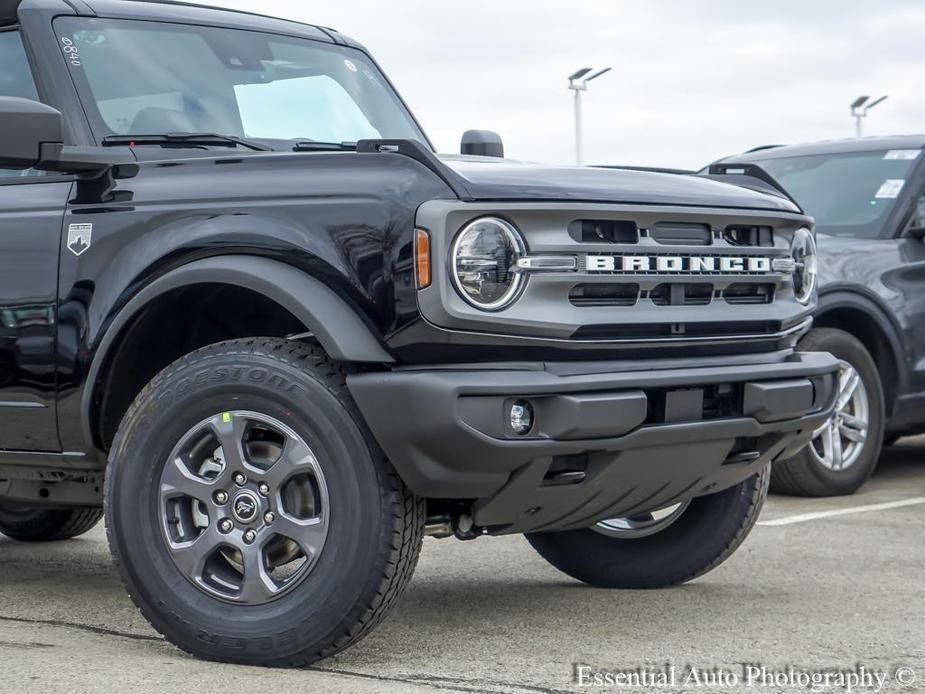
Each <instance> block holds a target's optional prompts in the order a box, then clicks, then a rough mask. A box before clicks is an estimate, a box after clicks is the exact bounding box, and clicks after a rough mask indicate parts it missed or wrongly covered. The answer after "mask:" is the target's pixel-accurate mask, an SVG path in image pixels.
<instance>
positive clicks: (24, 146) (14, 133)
mask: <svg viewBox="0 0 925 694" xmlns="http://www.w3.org/2000/svg"><path fill="white" fill-rule="evenodd" d="M63 120H64V119H63V118H62V117H61V113H60V112H59V111H56V110H55V109H53V108H52V107H51V106H46V105H45V104H40V103H39V102H37V101H30V100H29V99H19V98H17V97H12V96H4V97H0V169H13V170H17V171H24V170H25V169H37V170H39V171H60V172H63V173H83V174H95V173H100V172H103V171H105V170H106V169H108V168H109V167H111V166H113V165H115V164H117V163H119V162H120V161H128V162H134V161H135V158H134V155H133V154H132V153H131V151H130V150H129V151H126V150H127V148H111V149H107V148H103V147H70V146H67V145H65V144H63V142H64V125H63Z"/></svg>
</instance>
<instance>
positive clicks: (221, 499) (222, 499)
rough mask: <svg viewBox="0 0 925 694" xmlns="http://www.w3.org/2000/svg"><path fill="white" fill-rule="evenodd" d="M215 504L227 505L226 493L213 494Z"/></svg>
mask: <svg viewBox="0 0 925 694" xmlns="http://www.w3.org/2000/svg"><path fill="white" fill-rule="evenodd" d="M215 503H216V504H225V503H228V492H224V491H218V492H215Z"/></svg>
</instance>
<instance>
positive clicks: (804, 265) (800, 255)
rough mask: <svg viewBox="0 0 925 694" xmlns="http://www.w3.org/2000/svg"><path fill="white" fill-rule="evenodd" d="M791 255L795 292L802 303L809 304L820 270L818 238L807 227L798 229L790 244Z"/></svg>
mask: <svg viewBox="0 0 925 694" xmlns="http://www.w3.org/2000/svg"><path fill="white" fill-rule="evenodd" d="M790 255H791V256H793V262H794V268H793V293H794V294H795V295H796V297H797V301H799V302H800V303H801V304H808V303H809V302H810V300H811V299H812V298H813V292H814V291H815V290H816V274H817V271H818V267H817V263H818V260H817V257H816V239H815V238H814V237H813V232H811V231H810V230H809V229H807V228H806V227H803V228H801V229H797V232H796V233H795V234H794V235H793V242H792V243H791V244H790Z"/></svg>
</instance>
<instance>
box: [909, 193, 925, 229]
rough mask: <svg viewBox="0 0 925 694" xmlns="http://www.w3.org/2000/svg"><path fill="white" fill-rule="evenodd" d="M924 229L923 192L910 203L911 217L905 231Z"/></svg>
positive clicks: (924, 200) (924, 203)
mask: <svg viewBox="0 0 925 694" xmlns="http://www.w3.org/2000/svg"><path fill="white" fill-rule="evenodd" d="M922 227H925V190H923V191H922V192H921V193H919V196H918V197H917V198H916V199H915V201H914V202H913V203H912V216H911V217H910V218H909V223H908V224H907V225H906V229H921V228H922Z"/></svg>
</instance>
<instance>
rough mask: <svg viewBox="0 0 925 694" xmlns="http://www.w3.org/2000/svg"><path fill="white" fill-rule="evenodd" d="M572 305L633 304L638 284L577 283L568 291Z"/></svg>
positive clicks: (636, 299)
mask: <svg viewBox="0 0 925 694" xmlns="http://www.w3.org/2000/svg"><path fill="white" fill-rule="evenodd" d="M568 299H569V301H570V302H571V304H572V306H635V305H636V302H637V301H638V300H639V285H638V284H598V283H588V284H578V285H576V286H574V287H572V289H571V291H569V294H568Z"/></svg>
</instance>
